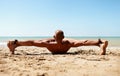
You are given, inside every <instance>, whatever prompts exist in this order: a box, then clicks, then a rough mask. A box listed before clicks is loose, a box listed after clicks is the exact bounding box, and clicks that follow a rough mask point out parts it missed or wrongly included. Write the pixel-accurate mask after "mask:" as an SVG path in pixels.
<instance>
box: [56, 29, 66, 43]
mask: <svg viewBox="0 0 120 76" xmlns="http://www.w3.org/2000/svg"><path fill="white" fill-rule="evenodd" d="M54 38H55V39H56V41H62V39H63V38H64V32H63V31H62V30H57V31H56V32H55V35H54Z"/></svg>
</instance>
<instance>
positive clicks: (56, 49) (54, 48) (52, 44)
mask: <svg viewBox="0 0 120 76" xmlns="http://www.w3.org/2000/svg"><path fill="white" fill-rule="evenodd" d="M70 47H71V43H70V42H69V41H68V40H63V41H62V43H57V42H56V41H55V40H50V41H47V43H46V48H47V49H48V50H49V51H50V52H52V53H55V54H56V53H60V54H62V53H66V52H67V51H68V50H69V49H70Z"/></svg>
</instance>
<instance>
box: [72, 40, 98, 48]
mask: <svg viewBox="0 0 120 76" xmlns="http://www.w3.org/2000/svg"><path fill="white" fill-rule="evenodd" d="M70 43H71V47H78V46H99V45H100V43H99V40H71V41H70Z"/></svg>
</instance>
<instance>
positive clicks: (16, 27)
mask: <svg viewBox="0 0 120 76" xmlns="http://www.w3.org/2000/svg"><path fill="white" fill-rule="evenodd" d="M57 29H61V30H63V31H64V32H65V35H66V36H120V30H119V29H120V0H0V36H51V35H53V34H54V32H55V31H56V30H57Z"/></svg>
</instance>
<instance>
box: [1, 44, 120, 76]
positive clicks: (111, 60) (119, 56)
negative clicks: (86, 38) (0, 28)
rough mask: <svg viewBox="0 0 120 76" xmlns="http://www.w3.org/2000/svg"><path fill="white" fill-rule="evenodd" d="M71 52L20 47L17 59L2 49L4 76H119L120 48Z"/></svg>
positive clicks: (17, 50)
mask: <svg viewBox="0 0 120 76" xmlns="http://www.w3.org/2000/svg"><path fill="white" fill-rule="evenodd" d="M99 53H100V49H99V48H98V47H78V48H71V49H70V50H69V51H68V53H67V54H54V55H53V54H51V53H50V52H49V51H48V50H47V49H46V48H39V47H18V48H16V51H15V55H9V49H8V48H7V47H4V46H0V76H119V75H120V47H108V48H107V55H99Z"/></svg>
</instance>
